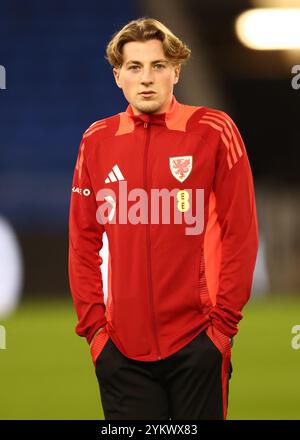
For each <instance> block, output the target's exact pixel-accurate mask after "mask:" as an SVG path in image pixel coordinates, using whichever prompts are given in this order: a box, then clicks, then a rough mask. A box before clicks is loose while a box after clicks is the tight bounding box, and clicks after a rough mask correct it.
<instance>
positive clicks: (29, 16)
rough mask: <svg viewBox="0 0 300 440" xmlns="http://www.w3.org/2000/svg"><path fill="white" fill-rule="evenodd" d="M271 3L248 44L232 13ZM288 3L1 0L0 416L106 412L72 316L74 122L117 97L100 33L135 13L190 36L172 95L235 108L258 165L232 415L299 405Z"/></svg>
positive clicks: (293, 57)
mask: <svg viewBox="0 0 300 440" xmlns="http://www.w3.org/2000/svg"><path fill="white" fill-rule="evenodd" d="M272 7H280V8H281V10H280V11H279V14H280V16H279V17H280V21H279V25H277V27H276V35H277V37H276V35H275V36H273V34H272V24H271V23H269V21H268V19H267V17H266V18H264V22H263V26H264V28H263V30H264V34H265V35H267V36H268V37H269V43H271V46H270V47H268V48H266V47H263V46H262V47H259V46H255V44H257V41H256V43H253V46H252V47H251V35H250V36H249V33H248V34H247V36H248V40H247V43H246V42H245V40H244V41H243V28H242V29H240V30H239V34H238V33H237V29H236V20H237V18H238V17H239V16H240V15H241V14H242V13H244V12H245V11H247V10H249V9H253V8H272ZM287 7H293V8H300V2H299V1H298V2H296V1H293V0H291V1H288V0H287V1H281V0H274V1H272V0H256V1H240V0H229V1H226V2H225V1H222V0H202V1H201V2H200V1H196V0H185V1H183V0H172V1H171V0H165V1H164V2H161V1H159V0H151V1H150V0H140V1H139V0H136V1H133V0H123V1H120V0H115V1H114V2H112V3H110V2H106V3H102V2H99V1H96V0H86V1H85V2H80V1H78V0H73V1H70V0H62V1H58V0H52V1H49V0H44V1H43V2H38V1H34V0H26V1H24V2H23V1H22V2H21V1H18V0H14V1H2V2H1V15H0V65H1V66H3V67H4V68H5V71H6V78H5V80H6V81H5V84H4V83H3V75H2V81H1V84H0V88H1V90H0V111H1V118H0V133H1V138H0V324H1V326H2V327H0V390H1V399H0V419H97V418H98V419H99V418H103V413H102V408H101V404H100V400H99V390H98V383H97V379H96V376H95V374H94V370H93V364H92V362H91V359H90V354H89V347H88V345H87V343H86V341H85V340H84V339H83V338H79V337H78V336H77V335H76V334H75V332H74V328H75V325H76V315H75V311H74V307H73V303H72V300H71V295H70V291H69V286H68V277H67V249H68V209H69V197H70V190H71V182H72V175H73V168H74V165H75V160H76V155H77V150H78V145H79V142H80V139H81V135H82V133H83V131H84V130H85V129H86V128H87V127H88V126H89V125H90V124H91V123H92V122H94V121H95V120H97V119H101V118H103V117H105V116H109V115H112V114H114V113H117V112H119V111H121V110H123V109H124V108H125V106H126V105H127V103H126V102H125V100H124V98H123V96H122V92H121V91H120V90H119V89H118V88H117V87H116V86H115V84H114V80H113V76H112V73H111V71H110V67H109V65H108V63H107V62H106V60H105V59H104V51H105V46H106V44H107V42H108V41H109V39H110V37H111V36H112V34H113V33H114V32H115V31H116V30H118V29H119V28H120V27H121V26H123V25H124V24H125V23H127V22H128V21H129V20H131V19H135V18H137V17H140V16H150V17H154V18H157V19H159V20H161V21H163V22H164V23H165V24H166V25H167V26H168V27H170V28H171V29H172V30H173V31H174V32H175V33H177V34H178V35H179V36H180V37H181V38H182V39H183V40H184V41H185V42H186V43H187V44H188V45H189V46H190V47H191V49H192V58H191V60H190V62H189V64H188V65H187V66H185V67H184V68H183V71H182V76H181V81H180V83H179V85H177V86H176V88H175V95H176V97H177V99H178V100H179V101H181V102H186V103H188V104H192V105H207V106H210V107H215V108H220V109H222V110H225V111H226V112H228V113H229V114H230V115H231V117H232V118H233V119H234V120H235V122H236V123H237V126H238V127H239V129H240V132H241V134H242V136H243V138H244V141H245V144H246V148H247V151H248V156H249V160H250V163H251V166H252V171H253V175H254V182H255V191H256V197H257V207H258V215H259V228H260V249H259V257H258V260H257V265H256V269H255V276H254V283H253V292H252V297H251V299H250V301H249V303H248V304H247V306H246V307H245V309H244V319H243V320H242V321H241V323H240V327H239V328H240V330H239V333H238V336H237V337H236V338H235V344H234V348H233V353H232V364H233V374H232V378H231V381H230V394H229V409H228V419H299V418H300V380H299V367H300V350H297V349H293V348H292V345H291V341H292V337H293V335H292V328H293V327H294V326H295V325H300V313H299V311H300V270H299V267H300V227H299V226H300V222H299V219H300V203H299V199H300V197H299V194H300V192H299V186H300V173H299V163H300V161H299V159H300V148H299V143H300V126H299V121H298V117H297V111H296V110H297V104H298V103H299V99H300V95H299V94H300V90H298V88H297V87H293V82H292V80H293V77H294V76H295V75H294V74H293V73H292V69H293V66H296V65H299V64H300V44H299V45H298V46H294V48H293V50H292V49H291V48H290V46H289V45H288V43H285V44H286V45H285V47H284V48H279V47H278V46H276V44H275V43H274V47H272V43H273V42H275V40H276V38H277V40H278V35H279V36H281V37H280V38H282V40H283V37H284V36H286V35H287V34H288V30H289V29H290V28H291V25H290V24H289V22H288V17H287V15H284V11H285V8H287ZM268 10H269V9H268ZM292 15H294V16H295V11H293V14H292ZM256 26H258V24H255V22H252V23H251V24H250V31H252V33H253V34H254V36H256V37H257V36H258V35H259V32H258V29H257V28H256ZM245 32H246V31H245ZM245 32H244V34H245ZM250 34H251V32H250ZM272 38H273V40H272ZM280 38H279V42H280V41H281V40H280ZM298 38H299V36H298ZM296 39H297V32H296V30H295V32H294V41H295V40H296ZM249 41H250V43H249ZM277 43H278V42H277ZM298 71H300V67H299V69H298ZM1 72H3V69H2V70H1ZM294 73H295V72H294ZM294 84H295V83H294ZM299 84H300V83H299ZM3 85H4V86H5V87H4V86H3ZM103 252H104V253H103V257H104V260H105V261H106V254H105V252H106V250H105V249H104V250H103ZM102 269H103V276H104V283H105V286H106V281H105V279H106V273H107V268H106V266H105V262H104V264H103V268H102ZM105 289H106V287H105ZM1 338H2V339H1Z"/></svg>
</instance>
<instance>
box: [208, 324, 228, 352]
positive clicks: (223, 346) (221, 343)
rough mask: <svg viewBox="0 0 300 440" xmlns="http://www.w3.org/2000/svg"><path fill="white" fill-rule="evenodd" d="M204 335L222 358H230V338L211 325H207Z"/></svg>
mask: <svg viewBox="0 0 300 440" xmlns="http://www.w3.org/2000/svg"><path fill="white" fill-rule="evenodd" d="M205 333H206V334H207V336H208V337H209V339H210V340H211V341H212V343H213V344H214V346H215V347H216V348H217V349H218V350H219V351H220V352H221V354H222V355H223V356H226V355H227V356H228V355H229V356H230V353H231V338H230V337H229V336H227V335H225V334H224V333H222V332H220V330H218V329H217V328H216V327H214V326H213V325H209V326H208V327H207V328H206V329H205Z"/></svg>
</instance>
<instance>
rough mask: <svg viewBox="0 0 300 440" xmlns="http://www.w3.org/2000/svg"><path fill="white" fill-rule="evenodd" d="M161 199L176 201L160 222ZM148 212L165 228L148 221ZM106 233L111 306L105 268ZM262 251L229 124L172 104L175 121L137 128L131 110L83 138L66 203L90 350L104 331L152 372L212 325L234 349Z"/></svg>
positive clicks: (74, 280)
mask: <svg viewBox="0 0 300 440" xmlns="http://www.w3.org/2000/svg"><path fill="white" fill-rule="evenodd" d="M121 188H122V191H123V193H122V194H121ZM125 189H126V191H125ZM154 190H155V191H158V190H163V191H165V192H169V193H171V192H172V191H173V190H174V191H173V193H172V194H173V195H174V197H173V196H172V197H170V199H169V200H170V206H168V203H167V202H166V200H167V199H164V201H163V202H162V203H161V205H160V211H158V208H157V206H158V205H155V200H154V198H153V199H152V193H154V192H155V191H154ZM136 191H138V192H143V194H144V195H146V196H147V195H148V198H147V199H146V198H145V197H144V198H143V197H142V196H140V197H138V196H137V192H136ZM196 193H197V194H196ZM105 194H107V195H108V196H109V197H108V199H105V198H104V197H106V196H105ZM124 194H125V195H126V194H127V199H126V197H125V196H124ZM130 194H131V195H130ZM126 200H127V201H126ZM141 200H142V202H141ZM139 201H140V204H139V208H140V209H138V207H137V204H138V202H139ZM126 206H127V207H126ZM154 206H156V208H154ZM163 208H166V212H170V216H169V220H168V214H166V216H165V218H167V221H162V215H163V214H162V212H163ZM147 209H148V214H147ZM130 210H131V211H130ZM152 211H153V212H154V213H155V212H156V213H157V212H158V218H159V221H157V219H156V221H152V217H151V215H152V214H151V212H152ZM145 213H146V214H147V215H146V214H145ZM178 215H179V217H180V218H181V222H179V221H178ZM188 215H190V217H188ZM109 216H110V221H108V217H109ZM145 216H146V217H145ZM184 216H186V217H184ZM191 216H192V217H191ZM132 218H133V219H134V220H132ZM175 218H177V221H176V220H175ZM189 218H190V220H188V219H189ZM193 218H194V219H195V220H194V226H195V225H196V223H197V228H196V227H195V228H194V230H193V232H191V230H192V228H193V223H191V219H192V220H193ZM113 219H114V221H113ZM126 219H127V221H126ZM145 219H146V220H145ZM186 219H187V220H186ZM188 222H189V223H188ZM188 228H190V232H187V229H188ZM104 232H106V233H107V237H108V241H109V265H108V278H109V279H108V296H107V301H106V303H105V302H104V295H103V290H102V276H101V270H100V265H101V263H102V260H101V257H100V256H99V251H100V249H101V247H102V234H103V233H104ZM257 250H258V228H257V215H256V205H255V198H254V188H253V179H252V173H251V168H250V165H249V161H248V157H247V153H246V149H245V146H244V143H243V140H242V138H241V135H240V133H239V131H238V129H237V127H236V125H235V123H234V122H233V120H232V119H231V118H230V116H229V115H228V114H226V113H225V112H223V111H220V110H216V109H212V108H208V107H196V106H190V105H184V104H181V103H179V102H178V101H177V100H176V98H175V96H173V99H172V105H171V108H170V111H169V112H168V113H164V114H156V115H155V114H149V115H148V114H142V115H138V116H136V115H134V114H133V111H132V107H131V105H128V107H127V109H126V111H125V112H122V113H119V114H116V115H114V116H111V117H108V118H107V119H103V120H100V121H97V122H95V123H94V124H92V125H91V126H90V127H89V128H88V129H87V130H86V131H85V133H84V134H83V137H82V140H81V143H80V147H79V153H78V158H77V163H76V168H75V172H74V177H73V187H72V195H71V203H70V223H69V279H70V287H71V292H72V298H73V302H74V305H75V309H76V312H77V316H78V323H77V325H76V328H75V331H76V333H77V334H78V335H79V336H84V337H86V339H87V341H88V343H90V341H91V340H92V337H93V335H94V334H95V332H96V330H97V329H99V328H100V327H102V326H104V329H105V331H106V334H107V335H108V337H111V339H112V340H113V342H114V343H115V345H116V346H117V347H118V348H119V350H120V351H121V352H122V353H123V354H124V355H125V356H127V357H129V358H132V359H136V360H140V361H155V360H158V359H163V358H166V357H167V356H169V355H171V354H173V353H175V352H176V351H178V350H179V349H180V348H182V347H183V346H184V345H186V344H188V343H189V342H190V341H191V340H192V339H193V338H194V337H195V336H196V335H197V334H198V333H199V332H200V331H202V330H204V329H205V328H207V327H208V326H209V325H212V326H213V327H214V328H216V329H217V330H218V331H220V332H222V333H223V334H224V335H227V336H228V337H233V336H234V335H235V334H236V333H237V331H238V328H237V324H238V322H239V321H240V319H241V318H242V313H241V311H242V308H243V306H244V305H245V304H246V302H247V301H248V299H249V296H250V292H251V284H252V277H253V271H254V266H255V260H256V255H257ZM101 333H102V332H100V333H99V334H101Z"/></svg>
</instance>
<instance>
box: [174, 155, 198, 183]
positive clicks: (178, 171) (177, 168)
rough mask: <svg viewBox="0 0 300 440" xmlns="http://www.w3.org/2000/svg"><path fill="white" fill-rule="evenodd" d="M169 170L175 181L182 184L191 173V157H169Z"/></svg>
mask: <svg viewBox="0 0 300 440" xmlns="http://www.w3.org/2000/svg"><path fill="white" fill-rule="evenodd" d="M169 163H170V170H171V173H172V174H173V176H174V177H175V179H177V180H179V182H184V181H185V180H186V179H187V178H188V176H189V175H190V174H191V171H192V164H193V156H177V157H170V158H169Z"/></svg>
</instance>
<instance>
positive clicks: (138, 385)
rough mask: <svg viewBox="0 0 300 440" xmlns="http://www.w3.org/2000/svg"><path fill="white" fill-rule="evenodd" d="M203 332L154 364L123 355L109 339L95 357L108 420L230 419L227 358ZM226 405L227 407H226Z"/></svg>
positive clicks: (228, 366) (101, 395)
mask: <svg viewBox="0 0 300 440" xmlns="http://www.w3.org/2000/svg"><path fill="white" fill-rule="evenodd" d="M226 365H227V366H226V370H225V374H224V353H221V351H220V350H219V349H218V348H217V347H216V345H215V344H214V343H213V342H212V340H211V339H210V338H209V337H208V335H207V334H206V332H205V331H203V332H201V333H199V334H198V335H197V336H196V337H195V338H194V339H193V340H192V341H191V342H190V343H188V344H187V345H185V346H184V347H183V348H182V349H180V350H179V351H177V352H176V353H174V354H173V355H171V356H169V357H167V358H165V359H162V360H159V361H153V362H144V361H137V360H133V359H130V358H128V357H126V356H124V355H123V354H122V353H121V352H120V351H119V349H118V348H117V347H116V345H115V344H114V343H113V341H112V340H111V338H109V339H108V341H107V342H106V344H105V346H104V348H103V350H102V351H101V353H100V355H99V356H98V358H97V360H96V366H95V371H96V376H97V379H98V383H99V390H100V398H101V403H102V407H103V412H104V417H105V419H106V420H113V419H116V420H118V419H119V420H121V419H127V420H138V419H141V420H147V419H154V420H169V419H177V420H178V419H186V420H188V419H190V420H191V419H193V420H209V419H215V420H216V419H219V420H224V419H226V410H227V406H228V391H229V379H230V377H231V373H232V364H231V360H230V359H229V360H228V362H227V364H226ZM224 408H225V409H224Z"/></svg>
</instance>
